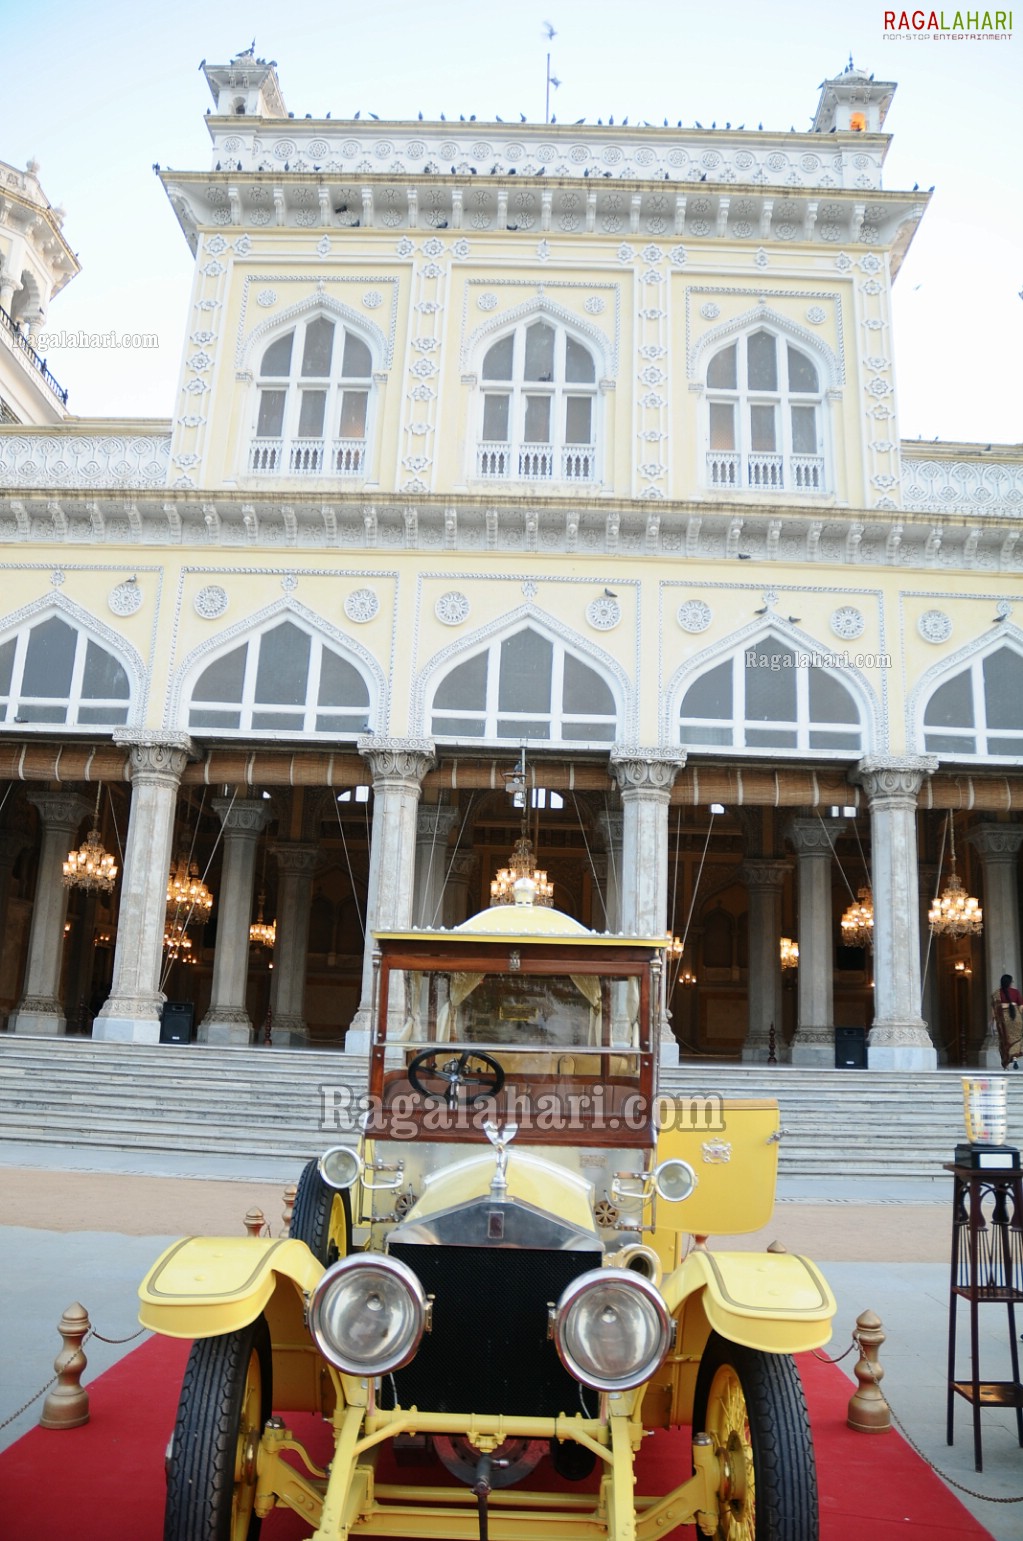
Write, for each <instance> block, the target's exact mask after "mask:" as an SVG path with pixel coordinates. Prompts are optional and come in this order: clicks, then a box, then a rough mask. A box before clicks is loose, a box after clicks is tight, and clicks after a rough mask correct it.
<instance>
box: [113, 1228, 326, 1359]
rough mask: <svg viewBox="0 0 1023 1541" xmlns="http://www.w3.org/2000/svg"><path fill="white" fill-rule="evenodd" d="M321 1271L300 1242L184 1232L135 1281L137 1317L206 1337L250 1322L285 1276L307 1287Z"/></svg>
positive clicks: (155, 1327)
mask: <svg viewBox="0 0 1023 1541" xmlns="http://www.w3.org/2000/svg"><path fill="white" fill-rule="evenodd" d="M322 1273H323V1266H322V1264H321V1263H319V1262H317V1260H316V1258H315V1257H314V1256H313V1254H312V1253H311V1252H310V1250H309V1248H308V1247H307V1246H306V1245H305V1243H304V1242H302V1241H288V1240H283V1239H282V1240H278V1241H274V1240H271V1239H270V1238H269V1237H268V1238H265V1239H264V1238H262V1237H253V1236H213V1237H206V1236H186V1237H185V1238H184V1239H183V1240H182V1241H176V1242H174V1243H173V1245H172V1246H170V1247H168V1248H167V1250H166V1252H163V1253H161V1255H160V1256H159V1257H158V1258H157V1260H156V1262H155V1263H154V1264H153V1266H152V1268H151V1269H150V1270H149V1272H148V1273H147V1274H146V1277H145V1278H144V1279H143V1281H142V1283H141V1284H140V1285H139V1299H140V1301H141V1302H142V1304H141V1306H140V1308H139V1321H140V1322H141V1323H142V1325H143V1327H148V1328H150V1329H151V1330H152V1331H153V1332H160V1333H163V1334H164V1335H165V1336H166V1337H169V1338H209V1337H214V1336H216V1335H217V1334H218V1333H222V1332H235V1331H236V1330H237V1329H238V1328H239V1327H245V1326H247V1325H248V1323H249V1322H251V1321H254V1320H255V1318H256V1317H257V1316H258V1315H259V1314H260V1312H261V1311H262V1310H263V1309H264V1308H265V1306H266V1304H267V1302H268V1301H269V1299H270V1297H271V1296H272V1295H273V1293H274V1291H275V1289H276V1288H277V1283H278V1279H280V1278H282V1277H283V1278H287V1279H290V1280H291V1282H292V1283H293V1284H294V1286H295V1287H296V1289H298V1290H300V1291H303V1292H305V1291H309V1290H311V1289H313V1287H314V1286H315V1284H316V1282H317V1280H318V1279H319V1278H320V1276H321V1274H322Z"/></svg>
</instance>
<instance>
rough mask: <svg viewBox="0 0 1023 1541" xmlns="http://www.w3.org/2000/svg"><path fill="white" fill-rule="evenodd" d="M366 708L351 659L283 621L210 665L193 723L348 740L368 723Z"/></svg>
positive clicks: (200, 682)
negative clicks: (317, 734)
mask: <svg viewBox="0 0 1023 1541" xmlns="http://www.w3.org/2000/svg"><path fill="white" fill-rule="evenodd" d="M369 709H370V697H369V690H368V688H367V686H366V681H365V680H364V679H363V677H362V675H361V674H360V672H359V670H358V669H356V668H355V666H354V665H353V664H351V663H349V662H348V660H347V659H346V658H343V657H342V656H341V654H340V653H336V652H335V651H334V649H333V648H331V647H328V645H327V644H326V643H325V642H324V641H323V640H322V639H321V638H320V637H318V636H316V635H315V634H314V633H313V632H311V631H306V630H305V629H304V628H303V627H301V626H296V625H295V623H294V622H293V621H280V622H278V623H277V624H276V625H273V626H270V627H268V628H267V630H265V631H263V632H261V633H259V634H258V635H256V636H253V637H250V638H249V639H248V640H247V641H245V642H242V643H240V644H239V646H238V647H235V648H232V649H231V651H230V652H227V653H221V654H220V656H219V657H218V658H215V659H214V660H213V662H212V663H211V664H207V666H206V668H205V669H204V670H203V671H202V673H201V674H200V675H199V678H198V679H197V680H196V682H195V685H194V687H193V689H192V696H191V701H190V703H189V710H188V726H189V727H190V728H192V729H195V730H196V731H201V730H203V729H206V730H211V729H212V730H215V731H217V732H220V733H224V732H226V733H262V734H282V735H285V736H287V737H289V738H293V737H295V736H296V735H297V734H304V733H326V734H330V735H331V736H332V737H334V738H351V737H354V736H355V735H356V734H357V733H361V732H362V731H363V730H364V729H365V728H366V727H367V726H368V717H369Z"/></svg>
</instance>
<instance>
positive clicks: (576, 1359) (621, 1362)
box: [554, 1268, 675, 1391]
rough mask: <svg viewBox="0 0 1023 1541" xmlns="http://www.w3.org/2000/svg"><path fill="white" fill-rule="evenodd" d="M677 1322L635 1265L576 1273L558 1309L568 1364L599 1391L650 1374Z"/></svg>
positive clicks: (557, 1330) (558, 1336)
mask: <svg viewBox="0 0 1023 1541" xmlns="http://www.w3.org/2000/svg"><path fill="white" fill-rule="evenodd" d="M674 1333H675V1324H674V1322H673V1321H672V1319H671V1317H670V1315H669V1314H668V1308H667V1306H666V1305H665V1303H664V1301H663V1300H662V1299H661V1296H660V1294H659V1293H658V1291H657V1289H656V1288H655V1287H654V1285H653V1284H651V1282H650V1280H649V1279H644V1278H643V1277H642V1275H640V1274H638V1273H636V1272H635V1271H634V1270H633V1269H631V1268H594V1269H592V1270H591V1271H590V1272H589V1273H584V1274H581V1275H580V1277H579V1278H578V1279H574V1280H573V1281H572V1283H571V1284H570V1285H569V1286H568V1288H567V1289H566V1290H564V1292H563V1293H562V1296H561V1299H560V1300H559V1301H558V1304H557V1306H556V1307H555V1312H554V1343H555V1346H556V1348H557V1350H558V1355H559V1357H560V1359H561V1362H562V1364H563V1365H564V1366H565V1369H566V1370H568V1372H569V1373H570V1374H571V1375H574V1376H575V1378H576V1380H578V1381H582V1383H583V1385H584V1386H592V1387H594V1389H595V1390H597V1391H628V1390H630V1389H631V1388H632V1387H633V1386H641V1385H642V1384H643V1382H644V1381H646V1380H649V1379H650V1377H651V1375H653V1373H654V1371H655V1370H656V1369H657V1368H658V1366H659V1365H660V1363H661V1361H662V1360H663V1359H664V1356H665V1354H666V1353H667V1352H668V1349H669V1348H670V1347H671V1343H672V1339H673V1337H674Z"/></svg>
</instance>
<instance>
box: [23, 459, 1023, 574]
mask: <svg viewBox="0 0 1023 1541" xmlns="http://www.w3.org/2000/svg"><path fill="white" fill-rule="evenodd" d="M0 440H2V436H0ZM299 491H300V489H298V488H296V487H295V486H294V483H289V484H288V485H287V486H283V485H282V486H281V487H280V488H278V489H275V490H274V492H273V493H271V492H269V491H267V492H266V493H258V494H254V493H253V492H252V491H251V490H244V491H242V490H230V491H223V492H221V491H217V492H207V491H203V490H201V489H197V490H184V491H182V490H174V491H170V490H168V489H164V488H160V489H156V488H151V489H137V490H136V489H130V490H125V491H118V490H117V489H106V490H104V491H102V492H99V491H92V490H90V489H86V488H70V489H39V490H24V489H22V490H20V491H19V492H17V493H15V492H13V491H12V492H7V493H3V492H0V563H3V565H5V566H6V567H8V568H9V569H13V568H20V567H30V566H33V565H35V564H36V563H38V562H40V561H42V562H45V564H46V565H48V566H50V567H52V566H54V564H55V563H56V564H57V565H61V556H58V555H57V553H58V552H61V554H62V553H63V551H64V550H66V549H69V548H70V549H74V548H82V547H85V548H92V549H96V548H98V547H104V546H116V547H120V548H123V547H132V548H136V549H138V550H139V551H140V552H141V551H147V550H150V549H152V548H158V549H159V548H171V549H178V550H182V551H186V552H188V553H190V554H191V555H192V556H193V557H197V556H198V555H199V554H200V553H201V554H202V556H203V558H204V560H206V561H209V560H210V558H211V557H212V556H213V554H214V553H217V554H218V556H220V558H221V559H222V558H223V557H224V556H227V557H229V558H230V559H231V560H233V561H234V562H238V561H239V560H241V561H243V562H244V563H245V565H246V566H249V565H251V564H252V562H253V561H254V560H255V558H256V554H257V553H262V559H263V561H264V562H265V560H266V556H267V554H269V553H272V554H273V557H272V560H274V561H275V562H276V563H277V564H278V565H282V564H284V563H286V562H288V561H291V562H294V560H295V558H294V555H293V552H294V551H297V550H300V551H302V552H303V553H306V554H308V553H310V552H323V551H336V552H338V553H345V554H346V556H347V557H348V558H350V557H351V556H352V555H353V554H355V553H368V552H374V553H376V558H377V560H378V561H379V560H386V561H387V562H392V561H393V560H394V558H395V556H396V555H397V554H398V553H399V552H401V551H403V550H414V551H418V552H420V553H426V554H429V553H431V552H435V553H436V554H437V555H438V556H441V555H442V554H443V556H444V558H445V559H446V560H450V557H451V554H452V553H453V552H460V553H462V554H464V555H467V556H471V557H476V558H479V559H480V560H487V561H489V560H491V558H492V556H493V553H494V552H495V551H496V552H501V553H503V554H505V555H507V556H515V557H517V558H519V559H522V558H524V557H527V556H529V555H530V554H531V553H532V552H534V551H536V552H543V553H544V554H545V555H556V554H562V553H564V554H570V555H572V556H573V557H574V558H579V557H587V556H593V557H599V558H605V559H606V558H607V557H608V556H613V557H615V558H616V559H617V558H621V557H637V558H642V557H646V558H652V559H655V560H656V559H662V560H663V559H668V560H671V559H672V558H678V559H685V560H686V561H687V562H688V563H693V562H701V563H703V562H722V561H723V562H728V563H729V564H734V563H735V562H736V561H737V560H739V559H740V558H741V559H748V560H751V561H753V562H755V563H757V564H758V566H757V567H756V568H750V569H749V571H750V572H753V571H762V570H764V569H765V568H766V569H767V570H770V567H771V565H772V564H776V563H779V562H781V563H808V564H811V565H817V566H822V567H828V568H830V569H835V568H864V569H871V568H895V569H898V570H900V571H913V570H920V571H926V570H928V569H935V570H937V571H940V572H941V573H942V574H943V576H947V575H948V574H949V573H955V572H958V573H966V572H970V573H975V574H981V573H989V574H996V573H1011V574H1014V575H1016V574H1018V573H1019V572H1020V571H1021V569H1023V540H1021V525H1020V519H1019V514H1018V513H1015V514H1013V513H1010V512H1008V511H1003V510H1000V509H995V508H990V509H985V510H984V511H975V512H970V513H968V514H967V513H966V512H965V511H964V510H962V509H960V510H959V511H947V512H935V513H929V512H927V511H925V510H913V509H907V510H899V511H894V510H881V509H851V508H837V507H835V506H834V505H822V504H819V503H814V504H811V505H809V506H805V507H793V505H792V503H791V502H788V503H786V501H785V499H784V498H778V499H765V500H764V501H762V502H758V503H753V502H724V501H715V502H710V501H697V500H693V501H688V502H668V501H666V500H665V501H663V502H662V501H658V503H657V504H656V507H654V506H653V505H651V504H650V503H649V502H645V501H643V500H640V499H614V500H612V499H610V498H607V499H605V498H594V499H593V500H592V501H591V502H590V501H586V502H584V501H582V500H580V499H578V498H575V497H573V498H561V497H551V496H549V495H547V494H544V495H542V497H536V498H535V499H534V498H531V497H529V496H528V494H527V496H526V497H523V496H522V495H521V494H518V493H516V494H514V495H508V496H505V497H503V498H502V497H498V496H495V495H491V496H488V497H487V498H482V497H477V496H473V495H469V494H457V493H445V494H443V495H438V496H436V497H434V496H424V495H422V494H417V495H416V496H415V497H410V496H409V495H408V494H381V493H379V492H374V493H373V494H372V495H371V496H369V497H367V496H366V495H365V494H358V493H347V494H346V493H343V492H338V493H336V494H334V495H329V494H324V493H323V492H322V491H318V492H317V493H314V494H308V493H307V494H305V496H298V495H297V494H298V493H299ZM410 505H411V506H414V508H415V512H416V517H415V519H414V520H409V519H408V518H407V513H408V509H409V507H410ZM452 510H454V511H455V514H456V516H457V517H456V518H455V520H454V521H452V519H451V517H450V516H451V512H452ZM527 526H528V528H529V529H531V530H532V532H533V533H532V535H531V536H530V538H529V539H528V540H527ZM253 529H255V530H256V531H257V534H256V538H255V539H253V536H252V531H253ZM40 547H42V548H44V550H43V552H38V548H40ZM30 556H31V557H34V560H31V559H29V558H30ZM64 565H66V564H64ZM275 570H276V568H275ZM737 571H739V570H738V569H737Z"/></svg>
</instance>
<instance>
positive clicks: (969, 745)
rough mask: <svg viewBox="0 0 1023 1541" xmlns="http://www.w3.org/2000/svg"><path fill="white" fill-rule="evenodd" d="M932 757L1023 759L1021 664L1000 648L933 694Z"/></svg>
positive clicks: (927, 713) (929, 721)
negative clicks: (977, 756)
mask: <svg viewBox="0 0 1023 1541" xmlns="http://www.w3.org/2000/svg"><path fill="white" fill-rule="evenodd" d="M924 749H925V750H926V751H927V752H928V753H930V754H949V755H967V754H979V755H989V756H990V755H1012V756H1013V757H1014V758H1018V757H1019V756H1020V755H1021V754H1023V658H1021V657H1020V655H1019V653H1017V652H1016V650H1015V649H1014V648H1011V647H1005V646H1002V647H999V648H996V649H995V651H994V652H992V653H988V654H987V655H986V657H981V658H975V659H973V661H972V662H971V663H970V664H968V665H967V667H966V668H965V669H963V670H961V671H960V673H958V674H953V675H952V677H951V679H947V680H945V681H944V682H943V683H942V684H940V685H939V686H938V688H937V689H936V690H935V691H934V693H933V695H932V696H931V698H930V700H929V701H928V703H927V706H926V708H925V710H924Z"/></svg>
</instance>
